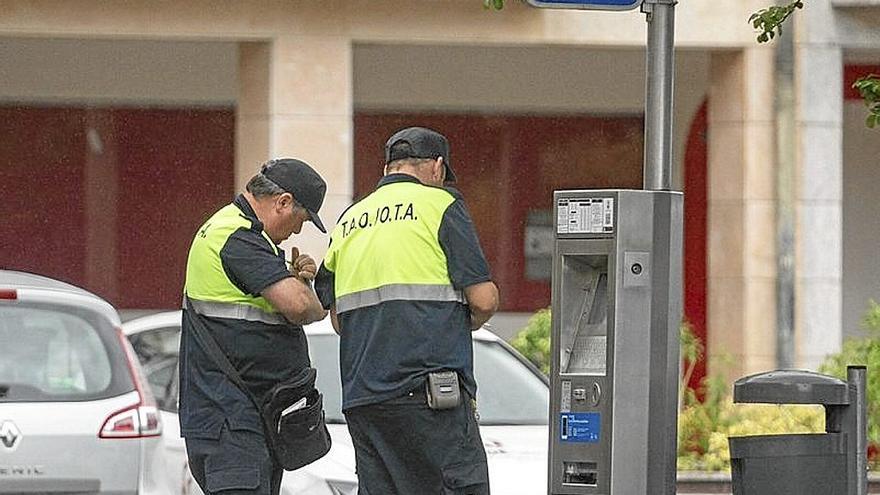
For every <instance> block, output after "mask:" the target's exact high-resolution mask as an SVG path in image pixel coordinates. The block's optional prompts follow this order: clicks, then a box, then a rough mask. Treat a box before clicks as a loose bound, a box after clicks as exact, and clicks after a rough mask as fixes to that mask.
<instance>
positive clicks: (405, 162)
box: [388, 158, 435, 170]
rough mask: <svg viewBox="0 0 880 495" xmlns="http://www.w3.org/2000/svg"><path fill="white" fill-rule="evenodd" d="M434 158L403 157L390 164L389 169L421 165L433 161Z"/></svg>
mask: <svg viewBox="0 0 880 495" xmlns="http://www.w3.org/2000/svg"><path fill="white" fill-rule="evenodd" d="M434 160H435V159H433V158H401V159H399V160H394V161H393V162H391V163H389V164H388V170H398V169H400V168H401V167H403V166H410V167H420V166H422V165H424V164H426V163H433V162H434Z"/></svg>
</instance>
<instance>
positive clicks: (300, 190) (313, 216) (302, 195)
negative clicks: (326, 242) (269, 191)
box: [260, 158, 327, 234]
mask: <svg viewBox="0 0 880 495" xmlns="http://www.w3.org/2000/svg"><path fill="white" fill-rule="evenodd" d="M260 173H262V174H263V175H264V176H265V177H266V178H267V179H269V180H270V181H272V182H274V183H275V184H277V185H278V187H280V188H281V189H284V190H285V191H287V192H289V193H290V194H293V198H294V199H295V200H296V201H297V202H298V203H299V204H301V205H303V207H304V208H305V209H306V211H308V212H309V220H311V221H312V223H313V224H315V227H318V230H320V231H321V232H323V233H325V234H326V233H327V229H326V228H324V222H322V221H321V217H319V216H318V210H320V209H321V204H323V203H324V194H326V193H327V183H326V182H324V179H322V178H321V176H320V175H318V172H315V169H313V168H312V167H310V166H309V164H307V163H306V162H304V161H302V160H297V159H296V158H276V159H274V160H269V161H268V162H266V163H264V164H263V167H262V168H261V169H260Z"/></svg>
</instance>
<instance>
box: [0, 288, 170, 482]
mask: <svg viewBox="0 0 880 495" xmlns="http://www.w3.org/2000/svg"><path fill="white" fill-rule="evenodd" d="M120 327H121V323H120V320H119V315H118V314H117V313H116V310H115V309H113V307H112V306H111V305H110V304H108V303H107V302H106V301H104V300H102V299H100V298H99V297H97V296H95V295H94V294H91V293H89V292H87V291H85V290H83V289H80V288H78V287H74V286H72V285H69V284H66V283H63V282H60V281H57V280H53V279H50V278H46V277H42V276H39V275H33V274H28V273H23V272H16V271H8V270H0V494H4V493H22V492H28V493H114V494H151V493H169V492H168V490H167V489H166V487H165V486H164V484H165V483H166V480H165V477H164V476H158V473H157V472H156V470H155V469H154V465H155V464H156V463H157V462H160V461H161V460H162V456H161V449H160V442H161V434H162V420H161V418H160V415H159V413H158V410H157V408H156V406H155V403H154V401H153V398H152V394H151V393H150V388H149V386H148V385H147V384H146V382H144V381H143V380H141V376H142V372H141V368H140V365H139V363H138V359H137V357H136V356H135V354H134V352H133V350H132V348H131V346H130V345H129V343H128V341H127V340H126V339H125V337H124V336H123V334H122V332H121V330H120Z"/></svg>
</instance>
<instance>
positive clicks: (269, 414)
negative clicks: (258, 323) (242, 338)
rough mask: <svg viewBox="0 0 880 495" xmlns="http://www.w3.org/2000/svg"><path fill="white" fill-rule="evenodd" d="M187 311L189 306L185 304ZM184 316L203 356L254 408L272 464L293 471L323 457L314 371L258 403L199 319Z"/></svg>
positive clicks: (324, 439)
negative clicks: (261, 424) (209, 358)
mask: <svg viewBox="0 0 880 495" xmlns="http://www.w3.org/2000/svg"><path fill="white" fill-rule="evenodd" d="M188 302H189V300H188V298H187V303H188ZM187 308H192V306H191V305H190V304H187ZM185 313H190V314H189V316H188V319H189V321H190V322H191V324H192V325H191V327H192V329H193V330H195V335H196V338H197V339H198V341H199V343H200V344H201V345H202V347H203V348H204V349H205V352H207V353H208V355H209V356H211V359H213V360H214V362H215V364H217V366H219V367H220V369H221V370H223V372H224V373H225V374H226V376H227V377H229V379H230V380H232V382H233V383H235V385H236V386H238V388H239V389H241V391H242V392H244V394H245V395H247V397H248V398H249V399H250V400H251V402H252V403H253V404H254V407H256V408H257V411H258V412H259V413H260V418H261V419H262V423H263V433H264V436H265V437H266V445H267V446H268V448H269V452H270V453H271V454H272V457H273V458H274V459H275V462H277V463H278V465H280V466H281V467H282V468H284V469H285V470H287V471H293V470H294V469H299V468H301V467H303V466H305V465H307V464H310V463H312V462H314V461H316V460H318V459H320V458H321V457H324V455H325V454H326V453H327V452H328V451H329V450H330V432H328V431H327V425H326V424H325V423H324V407H323V403H324V396H323V395H322V394H321V392H319V391H318V389H316V388H315V378H316V376H317V371H316V370H315V369H314V368H304V369H303V370H302V371H301V372H300V373H299V374H297V375H296V376H294V377H293V378H291V379H289V380H287V381H284V382H282V383H279V384H278V385H275V386H274V387H272V389H270V390H269V391H268V392H267V393H266V395H265V396H264V397H263V400H262V401H258V400H257V398H256V397H254V395H253V394H252V393H251V391H250V390H249V389H248V388H247V385H246V384H245V383H244V380H242V378H241V375H239V374H238V371H237V370H236V369H235V367H234V366H233V365H232V363H230V362H229V358H228V357H226V354H224V353H223V350H222V349H221V348H220V345H219V344H217V341H216V340H214V337H213V336H212V335H211V334H210V332H209V331H208V329H207V327H206V326H205V323H204V322H203V321H202V320H201V317H200V316H199V315H197V314H195V313H194V312H193V311H192V309H187V311H185Z"/></svg>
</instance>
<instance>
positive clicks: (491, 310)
mask: <svg viewBox="0 0 880 495" xmlns="http://www.w3.org/2000/svg"><path fill="white" fill-rule="evenodd" d="M464 298H465V300H467V303H468V307H469V308H470V311H471V330H479V329H480V327H481V326H483V323H486V322H487V321H489V318H491V317H492V315H494V314H495V311H497V310H498V287H496V286H495V284H494V283H492V282H481V283H478V284H474V285H471V286H468V287H465V288H464Z"/></svg>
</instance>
